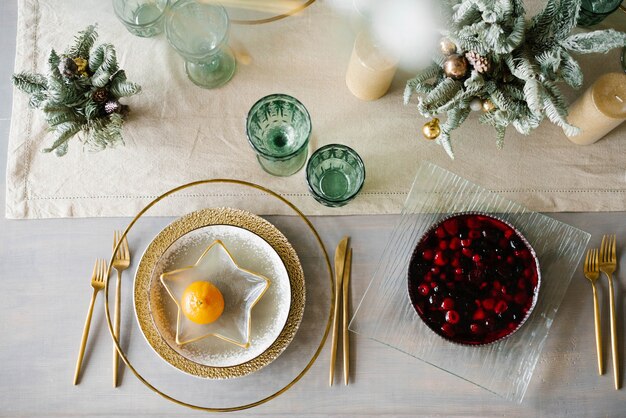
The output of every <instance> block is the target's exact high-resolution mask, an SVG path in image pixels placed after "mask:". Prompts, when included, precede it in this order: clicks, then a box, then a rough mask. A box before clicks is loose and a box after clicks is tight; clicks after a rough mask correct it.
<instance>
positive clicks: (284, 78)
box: [6, 0, 626, 218]
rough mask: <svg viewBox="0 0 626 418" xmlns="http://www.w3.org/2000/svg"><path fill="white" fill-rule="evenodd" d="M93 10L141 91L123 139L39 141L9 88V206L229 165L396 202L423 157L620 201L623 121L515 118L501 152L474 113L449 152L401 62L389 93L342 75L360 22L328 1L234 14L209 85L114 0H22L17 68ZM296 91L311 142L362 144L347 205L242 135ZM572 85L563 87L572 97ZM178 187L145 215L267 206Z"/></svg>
mask: <svg viewBox="0 0 626 418" xmlns="http://www.w3.org/2000/svg"><path fill="white" fill-rule="evenodd" d="M94 22H97V23H98V25H99V33H100V38H99V40H98V42H99V43H100V42H111V43H113V44H114V45H116V47H117V51H118V59H119V61H120V64H121V66H122V68H124V69H125V70H126V72H127V74H128V77H129V79H131V80H132V81H136V82H139V83H140V84H141V85H142V86H143V93H142V94H140V95H138V96H135V97H132V98H131V99H129V100H127V103H128V104H129V105H130V106H131V108H132V113H131V117H130V119H129V120H128V122H127V124H126V125H125V128H124V130H125V138H126V146H125V147H120V148H117V149H114V150H107V151H104V152H100V153H95V154H94V153H89V152H87V151H84V150H83V149H82V147H81V145H80V144H79V143H78V142H74V143H73V144H72V146H71V147H70V152H69V153H68V155H67V156H66V157H64V158H57V157H55V156H54V155H50V154H43V153H41V152H40V150H41V148H43V147H44V145H45V144H47V143H49V141H50V139H51V138H50V134H49V133H48V132H47V130H46V125H45V122H44V120H43V118H42V115H41V113H40V112H39V111H38V110H37V111H33V110H31V109H29V108H28V107H27V96H26V95H25V94H22V93H21V92H17V91H16V92H15V93H14V102H13V114H12V126H11V134H10V139H9V149H8V168H7V194H6V215H7V217H9V218H51V217H84V216H129V215H133V214H135V213H136V212H137V211H138V210H139V209H140V208H142V207H143V206H144V205H145V204H146V203H147V202H148V201H149V200H150V199H152V198H153V197H155V196H157V195H159V194H160V193H162V192H164V191H166V190H168V189H170V188H172V187H175V186H177V185H179V184H181V183H185V182H189V181H193V180H199V179H205V178H223V177H231V178H237V179H241V180H247V181H253V182H256V183H259V184H261V185H264V186H266V187H269V188H271V189H273V190H276V191H277V192H279V193H281V194H284V195H285V196H286V197H288V198H289V199H291V200H292V201H293V202H294V203H295V204H296V205H298V206H299V207H300V208H301V209H302V210H303V211H304V212H305V213H306V214H310V215H324V214H342V215H348V214H378V213H395V212H398V211H399V210H400V209H401V206H402V202H403V200H404V198H405V196H406V192H407V191H408V190H409V188H410V186H411V182H412V180H413V177H414V174H415V170H416V164H417V161H418V160H420V159H426V160H430V161H432V162H434V163H436V164H438V165H441V166H443V167H445V168H448V169H450V170H452V171H454V172H456V173H458V174H460V175H462V176H464V177H466V178H468V179H469V180H471V181H474V182H476V183H479V184H480V185H482V186H484V187H486V188H488V189H491V190H494V191H497V192H499V193H501V194H503V195H504V196H505V197H507V198H510V199H513V200H515V201H517V202H519V203H521V204H523V205H526V206H528V207H529V208H531V209H534V210H540V211H612V210H624V209H626V185H625V180H626V170H625V168H626V153H625V151H626V138H625V136H626V125H622V127H620V128H619V129H617V130H616V131H614V132H613V133H611V134H610V135H609V136H608V137H606V138H605V139H604V140H602V141H601V142H599V143H597V144H596V145H594V146H589V147H584V148H583V147H577V146H574V145H572V144H571V143H570V142H569V141H568V140H567V139H566V138H565V137H564V136H563V134H562V133H561V131H560V130H559V129H558V128H556V127H554V126H553V125H551V124H550V123H545V124H544V125H543V127H542V128H541V129H539V130H537V131H536V133H535V134H534V135H532V136H530V137H522V136H519V135H516V134H515V133H514V132H513V130H510V132H509V133H508V136H507V141H506V145H505V148H504V149H503V150H502V151H498V150H497V149H496V147H495V145H494V142H495V140H494V137H493V134H492V132H491V131H489V130H488V129H486V128H483V127H482V126H480V125H479V124H478V123H477V115H473V117H472V118H471V120H470V121H468V122H467V123H466V124H465V126H464V127H463V128H462V129H460V130H459V131H458V132H457V133H456V143H455V151H456V154H457V158H456V160H455V161H451V160H449V159H448V157H447V156H446V155H445V153H444V152H443V150H442V149H441V148H439V147H438V146H437V145H435V144H434V143H429V142H426V141H425V140H423V139H422V138H421V136H420V131H421V126H422V124H423V123H424V122H425V120H424V119H422V118H421V117H419V116H418V115H417V111H416V110H415V109H414V107H413V106H403V105H402V91H403V89H404V81H405V80H406V78H407V77H408V76H409V75H410V74H407V73H399V74H398V75H397V77H396V80H395V82H394V85H393V87H392V90H391V91H390V93H389V94H388V95H387V96H385V97H384V98H383V99H381V100H378V101H376V102H361V101H359V100H357V99H356V98H354V97H353V96H352V95H351V94H350V93H349V91H348V90H347V88H346V86H345V80H344V77H345V69H346V65H347V62H348V59H349V56H350V51H351V41H352V39H353V36H354V34H353V33H352V32H351V29H350V27H349V25H346V22H345V19H344V18H343V17H341V16H339V15H338V14H337V13H336V12H335V11H333V10H332V9H331V8H330V6H329V5H328V4H327V3H326V2H324V1H323V0H318V1H317V2H316V3H314V4H313V5H312V6H310V7H309V8H308V9H306V10H305V11H304V12H303V13H302V14H301V15H299V16H296V17H291V18H288V19H284V20H281V21H277V22H273V23H270V24H264V25H259V26H233V28H232V36H231V37H232V40H233V42H235V45H236V46H237V48H239V49H240V50H245V51H247V53H248V54H249V56H250V63H248V64H247V65H244V64H241V63H240V64H239V66H238V69H237V73H236V75H235V77H234V78H233V79H232V80H231V82H230V83H229V84H228V85H226V86H225V87H223V88H221V89H219V90H213V91H211V90H203V89H200V88H197V87H195V86H194V85H193V84H191V83H190V82H189V81H188V80H187V79H186V76H185V74H184V70H183V66H182V59H181V58H180V57H179V56H178V55H176V53H175V52H174V51H173V50H172V49H171V48H170V47H169V46H168V43H167V40H166V39H165V37H164V36H160V37H157V38H154V39H143V38H137V37H134V36H132V35H130V34H129V33H128V32H126V30H125V29H124V27H123V26H122V24H121V23H120V22H118V21H117V20H116V18H115V15H114V13H113V10H112V6H111V2H110V1H99V0H80V1H79V0H64V1H61V2H60V1H53V0H40V1H38V0H19V15H18V31H17V56H16V63H15V69H16V71H17V70H27V71H37V72H45V71H46V66H45V63H46V60H47V56H48V53H49V51H50V49H51V48H52V47H55V48H56V49H58V50H61V51H63V50H64V49H65V47H66V46H67V45H68V44H69V43H70V40H71V39H72V38H73V36H74V34H75V33H76V32H77V31H78V30H81V29H83V28H84V27H86V26H87V25H88V24H91V23H94ZM581 63H582V66H583V68H584V69H585V79H586V86H587V85H589V83H590V82H591V81H593V80H594V79H595V78H596V77H597V76H598V75H599V74H601V73H603V72H606V71H610V70H618V68H619V61H618V54H617V51H615V52H613V53H611V54H609V55H606V56H598V55H595V56H590V57H584V58H583V59H582V60H581ZM275 92H282V93H287V94H291V95H293V96H295V97H297V98H298V99H300V100H301V101H302V102H303V103H304V104H305V106H306V107H307V108H308V109H309V111H310V113H311V117H312V122H313V136H312V139H311V145H310V149H311V150H313V149H315V148H318V147H320V146H322V145H324V144H327V143H331V142H341V143H345V144H347V145H349V146H351V147H353V148H354V149H356V150H357V151H358V152H359V153H360V154H361V156H362V157H363V159H364V161H365V166H366V169H367V180H366V183H365V187H364V189H363V191H362V193H361V194H360V195H359V196H358V198H357V199H356V200H354V201H353V202H352V203H350V204H349V205H347V206H345V207H343V208H341V209H329V208H325V207H323V206H321V205H319V204H318V203H316V202H315V201H314V200H313V199H312V198H311V197H310V196H309V195H308V192H307V186H306V181H305V177H304V170H302V171H300V172H299V173H297V174H296V175H294V176H292V177H289V178H277V177H272V176H270V175H268V174H266V173H265V172H264V171H263V170H261V168H260V166H259V165H258V164H257V162H256V160H255V156H254V153H253V152H252V151H251V149H250V148H249V146H248V143H247V141H246V137H245V131H244V118H245V115H246V113H247V110H248V109H249V108H250V106H251V105H252V104H253V103H254V102H255V101H256V100H257V99H258V98H260V97H262V96H264V95H266V94H269V93H275ZM576 94H577V93H573V94H571V95H570V97H575V96H576ZM211 194H212V193H209V194H202V195H193V193H190V194H189V195H188V196H186V197H184V198H181V199H173V200H172V201H171V202H169V204H168V205H162V206H159V209H158V211H155V212H151V214H154V215H156V214H159V215H165V214H167V215H175V214H182V213H186V212H188V211H189V209H190V208H195V207H206V206H215V205H220V206H227V205H228V204H229V202H240V201H242V200H245V201H247V202H248V203H249V206H250V208H251V209H253V210H254V211H255V212H256V213H261V214H265V213H267V212H273V211H274V209H272V208H273V207H275V206H276V205H271V204H269V203H268V202H267V200H266V198H264V197H262V196H260V195H258V194H242V193H218V194H215V195H213V196H212V195H211Z"/></svg>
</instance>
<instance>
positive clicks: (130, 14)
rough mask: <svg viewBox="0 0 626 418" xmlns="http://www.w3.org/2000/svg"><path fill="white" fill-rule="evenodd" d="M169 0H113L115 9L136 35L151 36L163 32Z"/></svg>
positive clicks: (121, 19)
mask: <svg viewBox="0 0 626 418" xmlns="http://www.w3.org/2000/svg"><path fill="white" fill-rule="evenodd" d="M167 5H168V0H113V10H114V11H115V15H116V16H117V18H118V19H119V20H120V21H121V22H122V23H123V24H124V26H126V29H127V30H128V31H129V32H130V33H132V34H133V35H135V36H141V37H142V38H149V37H151V36H156V35H158V34H160V33H161V32H163V21H164V20H165V10H166V9H167Z"/></svg>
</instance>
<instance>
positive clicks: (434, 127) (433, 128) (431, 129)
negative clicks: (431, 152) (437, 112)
mask: <svg viewBox="0 0 626 418" xmlns="http://www.w3.org/2000/svg"><path fill="white" fill-rule="evenodd" d="M422 133H423V134H424V137H425V138H426V139H428V140H431V141H432V140H433V139H437V137H438V136H439V134H440V133H441V128H440V127H439V119H437V118H434V119H433V120H431V121H430V122H426V123H425V124H424V126H423V127H422Z"/></svg>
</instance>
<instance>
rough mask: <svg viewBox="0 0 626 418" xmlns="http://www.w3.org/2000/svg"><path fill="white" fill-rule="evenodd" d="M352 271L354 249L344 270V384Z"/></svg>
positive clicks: (344, 378) (347, 360)
mask: <svg viewBox="0 0 626 418" xmlns="http://www.w3.org/2000/svg"><path fill="white" fill-rule="evenodd" d="M351 270H352V248H350V249H349V250H348V255H347V256H346V264H345V266H344V269H343V383H344V384H346V385H347V384H348V377H349V375H350V334H349V333H348V319H349V318H348V315H349V314H348V308H349V306H350V303H349V300H348V297H349V296H350V273H351Z"/></svg>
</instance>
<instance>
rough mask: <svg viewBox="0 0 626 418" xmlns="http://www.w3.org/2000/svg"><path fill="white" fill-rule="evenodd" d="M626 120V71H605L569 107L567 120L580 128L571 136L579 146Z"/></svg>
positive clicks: (591, 142)
mask: <svg viewBox="0 0 626 418" xmlns="http://www.w3.org/2000/svg"><path fill="white" fill-rule="evenodd" d="M624 119H626V74H624V73H609V74H604V75H603V76H601V77H600V78H598V79H597V80H596V82H595V83H593V85H592V86H591V87H589V89H587V91H585V93H583V95H582V96H581V97H579V98H578V100H576V101H575V102H574V103H573V104H572V105H571V106H570V108H569V112H568V117H567V121H568V122H569V123H570V124H571V125H574V126H576V127H578V128H580V129H581V133H580V134H579V135H576V136H568V138H569V139H570V141H572V142H574V143H575V144H579V145H589V144H593V143H594V142H596V141H597V140H599V139H600V138H602V137H603V136H605V135H606V134H608V133H609V132H610V131H612V130H613V129H615V128H616V127H617V126H619V124H621V123H622V122H623V121H624Z"/></svg>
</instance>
